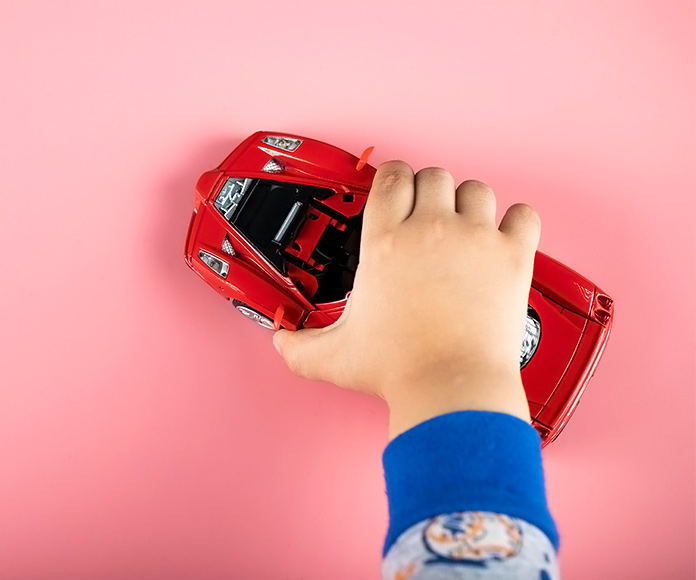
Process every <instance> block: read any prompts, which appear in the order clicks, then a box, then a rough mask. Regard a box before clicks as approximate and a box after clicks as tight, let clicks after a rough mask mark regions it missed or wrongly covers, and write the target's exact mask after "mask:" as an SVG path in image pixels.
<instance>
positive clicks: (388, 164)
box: [375, 160, 412, 187]
mask: <svg viewBox="0 0 696 580" xmlns="http://www.w3.org/2000/svg"><path fill="white" fill-rule="evenodd" d="M411 175H412V170H411V167H410V166H409V165H408V164H407V163H405V162H403V161H399V160H393V161H385V162H384V163H382V164H381V165H380V166H379V167H378V168H377V174H376V175H375V181H376V182H377V181H378V182H379V183H380V184H381V185H382V186H383V187H393V186H396V185H399V184H401V183H404V182H406V180H408V179H410V178H411Z"/></svg>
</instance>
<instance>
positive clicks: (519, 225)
mask: <svg viewBox="0 0 696 580" xmlns="http://www.w3.org/2000/svg"><path fill="white" fill-rule="evenodd" d="M498 229H499V230H500V231H501V232H502V233H504V234H506V235H508V236H512V237H514V238H516V239H517V240H519V241H520V243H523V244H525V246H527V247H528V248H530V249H533V250H536V249H537V247H538V246H539V238H540V237H541V218H540V217H539V214H538V213H537V212H536V210H535V209H534V208H533V207H531V206H530V205H527V204H526V203H516V204H514V205H511V206H510V207H509V208H508V210H507V211H506V212H505V215H504V216H503V219H502V220H501V222H500V227H499V228H498Z"/></svg>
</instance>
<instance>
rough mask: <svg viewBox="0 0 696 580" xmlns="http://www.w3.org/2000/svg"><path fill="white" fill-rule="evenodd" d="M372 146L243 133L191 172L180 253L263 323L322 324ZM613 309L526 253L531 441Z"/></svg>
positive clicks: (566, 406) (361, 200) (363, 191)
mask: <svg viewBox="0 0 696 580" xmlns="http://www.w3.org/2000/svg"><path fill="white" fill-rule="evenodd" d="M371 151H372V148H371V147H369V148H368V149H366V150H365V152H364V153H363V154H362V156H361V157H360V158H358V157H355V156H353V155H351V154H350V153H347V152H345V151H343V150H341V149H338V148H337V147H333V146H331V145H328V144H326V143H322V142H320V141H316V140H314V139H308V138H306V137H300V136H297V135H288V134H286V133H268V132H257V133H254V134H253V135H251V136H250V137H248V138H247V139H245V140H244V141H243V142H242V143H241V144H240V145H239V146H238V147H237V148H236V149H235V150H234V151H233V152H232V153H231V154H230V155H229V156H228V157H227V159H225V160H224V161H223V162H222V163H221V164H220V166H219V167H217V168H216V169H214V170H212V171H207V172H205V173H204V174H203V175H202V176H201V177H200V179H199V180H198V183H197V184H196V199H195V207H194V210H193V217H192V218H191V223H190V225H189V229H188V235H187V237H186V248H185V258H186V262H187V263H188V265H189V266H190V267H191V268H192V269H193V271H194V272H196V273H197V274H198V275H199V276H200V277H201V278H203V280H205V281H206V282H207V283H208V284H209V285H210V286H212V287H213V289H215V290H216V291H217V292H219V293H220V294H221V295H222V296H224V297H225V298H227V300H231V301H232V303H233V304H234V306H235V307H236V308H237V309H238V310H239V311H240V312H241V313H242V314H244V315H245V316H246V317H248V318H250V319H252V320H254V321H256V322H258V323H259V324H261V325H262V326H264V327H266V328H268V329H274V328H275V329H278V328H280V327H281V326H282V327H284V328H288V329H290V330H297V329H299V328H320V327H324V326H327V325H329V324H331V323H333V322H334V321H336V320H337V319H338V318H339V316H340V315H341V313H342V312H343V309H344V307H345V305H346V301H347V297H348V294H349V292H350V290H351V289H352V287H353V280H354V277H355V272H356V268H357V266H358V259H359V255H358V254H359V247H360V232H361V227H362V211H363V208H364V206H365V201H366V199H367V196H368V194H369V192H370V187H371V185H372V180H373V177H374V174H375V168H374V167H372V166H370V165H369V164H367V159H368V157H369V155H370V153H371ZM612 313H613V301H612V299H611V298H610V297H609V296H608V295H607V294H606V293H604V292H602V291H601V290H600V289H599V288H597V287H596V286H595V285H594V284H593V283H592V282H590V281H589V280H587V279H586V278H583V277H582V276H580V275H579V274H577V273H576V272H574V271H573V270H571V269H570V268H567V267H566V266H564V265H563V264H561V263H559V262H557V261H556V260H553V259H552V258H550V257H549V256H546V255H545V254H542V253H541V252H537V254H536V258H535V263H534V278H533V281H532V287H531V290H530V294H529V304H528V308H527V326H526V333H525V337H524V341H523V343H522V345H521V347H520V368H521V374H522V381H523V384H524V387H525V391H526V394H527V399H528V401H529V408H530V412H531V416H532V424H533V425H534V427H535V428H536V429H537V431H538V432H539V434H540V435H541V438H542V444H544V445H546V444H548V443H550V442H551V441H553V440H554V439H555V438H556V437H557V436H558V434H559V433H560V431H561V430H562V429H563V427H564V426H565V424H566V423H567V422H568V420H569V419H570V416H571V415H572V413H573V411H574V410H575V408H576V406H577V404H578V401H579V400H580V396H581V395H582V393H583V391H584V389H585V386H586V385H587V383H588V381H589V379H590V378H591V376H592V375H593V374H594V370H595V367H596V365H597V362H598V361H599V359H600V357H601V355H602V352H603V350H604V347H605V345H606V342H607V339H608V337H609V331H610V328H611V323H612Z"/></svg>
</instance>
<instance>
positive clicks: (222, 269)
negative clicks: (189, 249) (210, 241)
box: [198, 250, 230, 278]
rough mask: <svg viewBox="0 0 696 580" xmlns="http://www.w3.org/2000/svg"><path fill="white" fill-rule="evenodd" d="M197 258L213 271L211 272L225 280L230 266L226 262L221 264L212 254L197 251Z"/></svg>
mask: <svg viewBox="0 0 696 580" xmlns="http://www.w3.org/2000/svg"><path fill="white" fill-rule="evenodd" d="M198 257H199V258H200V259H201V262H203V263H204V264H205V265H206V266H208V268H210V269H211V270H213V272H215V273H217V274H218V275H220V276H222V277H223V278H227V273H228V272H229V271H230V266H229V264H228V263H227V262H223V261H222V260H220V259H219V258H216V257H215V256H213V255H212V254H209V253H208V252H204V251H203V250H199V251H198Z"/></svg>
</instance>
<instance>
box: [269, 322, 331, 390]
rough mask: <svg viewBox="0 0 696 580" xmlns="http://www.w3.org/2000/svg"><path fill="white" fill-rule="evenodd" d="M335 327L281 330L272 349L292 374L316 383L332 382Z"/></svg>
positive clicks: (274, 339) (274, 340)
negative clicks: (331, 371)
mask: <svg viewBox="0 0 696 580" xmlns="http://www.w3.org/2000/svg"><path fill="white" fill-rule="evenodd" d="M336 330H337V329H336V328H332V327H325V328H303V329H301V330H296V331H291V330H287V329H284V328H282V329H280V330H278V331H277V332H276V333H275V334H274V335H273V346H274V347H275V348H276V350H277V351H278V353H279V354H280V356H282V357H283V360H284V361H285V364H287V365H288V368H289V369H290V371H292V372H293V373H294V374H296V375H298V376H300V377H304V378H306V379H311V380H316V381H331V376H330V369H331V368H332V366H331V364H332V362H331V361H332V357H333V355H334V353H336V352H338V351H339V349H337V346H338V345H337V334H338V333H337V332H336Z"/></svg>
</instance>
